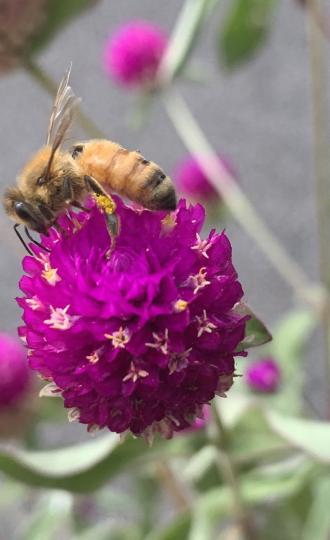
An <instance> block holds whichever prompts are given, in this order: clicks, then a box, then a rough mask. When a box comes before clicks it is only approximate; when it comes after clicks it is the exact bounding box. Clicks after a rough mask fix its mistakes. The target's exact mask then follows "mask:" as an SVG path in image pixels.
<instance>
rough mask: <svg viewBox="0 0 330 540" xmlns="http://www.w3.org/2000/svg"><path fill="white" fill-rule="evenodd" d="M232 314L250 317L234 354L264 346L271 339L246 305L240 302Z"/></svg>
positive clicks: (264, 327) (261, 323) (262, 324)
mask: <svg viewBox="0 0 330 540" xmlns="http://www.w3.org/2000/svg"><path fill="white" fill-rule="evenodd" d="M234 312H235V313H237V314H238V315H242V316H243V315H249V317H250V319H249V320H248V322H247V323H246V327H245V337H244V339H243V341H241V343H240V344H239V345H238V347H237V349H236V352H240V351H244V350H245V349H250V348H251V347H258V346H259V345H264V344H265V343H267V342H268V341H270V340H271V339H272V335H271V334H270V332H269V331H268V330H267V328H266V326H265V325H264V323H263V322H262V321H260V319H258V318H257V317H256V315H255V314H254V313H253V311H252V310H251V309H250V308H249V307H248V306H247V305H246V304H244V303H243V302H240V303H239V304H237V305H236V306H235V308H234Z"/></svg>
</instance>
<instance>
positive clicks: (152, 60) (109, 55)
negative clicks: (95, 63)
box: [103, 20, 167, 87]
mask: <svg viewBox="0 0 330 540" xmlns="http://www.w3.org/2000/svg"><path fill="white" fill-rule="evenodd" d="M166 46H167V37H166V35H165V33H164V32H163V30H162V29H161V28H159V27H158V26H157V25H155V24H153V23H150V22H147V21H139V20H138V21H132V22H129V23H128V24H126V25H124V26H122V27H120V28H119V29H118V30H117V32H116V33H115V35H114V36H110V37H109V38H108V40H107V41H106V43H105V47H104V52H103V65H104V69H105V71H106V73H107V74H108V75H110V76H112V77H113V78H114V79H115V80H116V81H117V82H118V83H120V84H121V85H123V86H127V87H139V86H140V87H141V86H147V87H148V86H152V85H153V82H154V79H155V76H156V73H157V70H158V67H159V64H160V61H161V59H162V57H163V54H164V52H165V49H166Z"/></svg>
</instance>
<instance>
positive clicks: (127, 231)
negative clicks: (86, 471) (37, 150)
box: [18, 199, 247, 439]
mask: <svg viewBox="0 0 330 540" xmlns="http://www.w3.org/2000/svg"><path fill="white" fill-rule="evenodd" d="M116 202H117V213H118V216H119V217H120V220H121V228H120V234H119V235H118V237H117V238H116V244H115V246H114V247H113V250H112V252H111V254H109V248H110V246H111V240H110V237H109V234H108V229H107V226H106V220H105V217H104V214H103V212H101V211H100V210H99V209H98V208H97V207H95V206H94V207H93V208H92V209H91V211H90V212H89V213H87V212H81V213H80V214H78V215H77V214H71V217H68V216H62V217H61V218H60V224H61V226H62V228H63V230H64V231H65V233H64V234H59V233H58V232H57V231H55V230H54V229H51V231H50V236H49V237H44V236H43V237H42V242H43V244H44V246H45V247H47V248H48V249H49V250H50V252H49V253H47V252H44V251H41V250H40V249H39V248H37V247H36V246H32V245H31V248H32V249H34V252H35V254H36V256H35V257H30V256H28V257H25V259H24V261H23V267H24V270H25V273H26V275H24V276H23V277H22V279H21V281H20V288H21V290H22V291H23V292H24V294H25V296H24V298H20V299H18V303H19V305H20V306H21V307H22V308H23V311H24V314H23V320H24V323H25V326H23V327H22V328H21V329H20V334H21V335H22V336H24V337H25V338H26V342H27V346H28V348H29V363H30V366H31V368H32V369H34V370H37V371H38V372H39V373H41V375H42V376H43V377H44V379H45V380H47V381H48V383H49V384H48V385H47V386H46V387H45V388H44V390H43V392H42V393H43V394H44V395H52V396H56V395H57V396H62V397H63V399H64V406H65V407H67V408H68V409H69V419H70V420H78V419H79V421H80V422H81V423H84V424H87V425H88V430H89V431H92V430H94V429H96V428H103V427H107V428H109V429H110V430H111V431H115V432H118V433H122V432H125V431H126V430H130V431H131V432H132V433H134V434H135V435H140V434H141V435H143V436H145V437H146V438H147V439H151V438H152V436H153V434H154V433H155V432H160V433H161V434H162V435H164V436H165V437H171V436H172V434H173V431H180V430H183V429H185V428H187V427H188V426H190V425H191V424H192V423H193V422H194V420H195V419H196V417H197V416H199V415H200V412H201V409H202V407H203V405H204V404H206V403H208V402H209V401H210V400H212V399H213V397H214V396H215V394H220V395H224V393H225V392H226V391H227V390H228V389H229V388H230V386H231V384H232V381H233V375H234V370H235V364H234V356H235V355H236V353H235V350H236V347H237V345H238V344H239V343H240V341H241V340H242V339H243V338H244V331H245V323H246V319H247V318H246V317H242V316H241V315H238V314H237V313H236V312H235V311H233V306H234V305H235V304H236V303H237V302H238V301H239V300H240V299H241V297H242V294H243V291H242V287H241V285H240V283H239V281H238V280H237V274H236V271H235V269H234V267H233V265H232V262H231V245H230V242H229V240H228V238H227V236H226V235H225V234H224V233H221V234H217V233H216V232H215V230H212V231H211V232H210V233H209V235H208V236H207V238H206V239H205V240H202V239H201V237H200V231H201V228H202V226H203V222H204V217H205V215H204V209H203V207H202V206H200V205H196V206H194V207H193V206H189V207H187V206H186V203H185V201H180V203H179V205H178V208H177V210H176V211H175V212H172V213H170V214H166V213H165V212H150V211H148V210H136V209H133V208H132V207H128V206H126V205H124V204H123V203H122V202H121V201H120V200H119V199H116Z"/></svg>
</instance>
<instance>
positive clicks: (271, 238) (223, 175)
mask: <svg viewBox="0 0 330 540" xmlns="http://www.w3.org/2000/svg"><path fill="white" fill-rule="evenodd" d="M163 103H164V106H165V109H166V111H167V114H168V116H169V118H170V120H171V121H172V124H173V126H174V128H175V129H176V131H177V133H178V134H179V136H180V137H181V139H182V141H183V143H184V144H185V146H186V147H187V148H188V150H189V152H191V153H192V154H193V155H194V157H195V158H196V160H197V161H198V162H199V164H200V167H201V168H202V170H203V171H204V173H205V174H206V175H207V177H208V179H209V181H210V183H211V184H212V185H213V186H214V188H215V189H216V190H217V191H218V193H219V194H220V196H221V197H222V199H223V201H224V203H225V204H226V205H227V207H228V208H229V210H230V211H231V213H232V215H233V216H234V217H235V218H236V220H237V221H238V222H239V223H240V224H241V225H242V227H243V229H245V230H246V231H247V232H248V233H249V235H250V236H251V237H252V238H253V239H254V240H255V242H256V243H257V244H258V245H259V247H260V248H261V249H262V251H263V252H264V254H265V255H266V256H267V257H268V259H269V260H270V261H271V263H272V264H273V266H274V268H276V270H277V271H278V273H279V274H280V275H281V276H282V278H283V279H284V280H285V281H286V282H287V283H288V284H289V285H290V286H291V287H292V289H293V290H294V291H295V293H296V295H297V296H298V297H299V298H300V299H302V300H304V301H305V302H307V303H309V304H311V305H312V307H313V308H314V309H315V310H316V311H317V312H318V313H319V312H323V310H324V308H325V305H326V304H327V303H328V297H327V294H326V291H325V290H324V289H323V287H321V286H319V285H315V284H313V283H311V282H310V280H309V278H308V276H307V275H306V274H305V272H304V270H303V269H302V268H301V267H300V266H299V265H298V264H297V263H296V261H295V260H294V259H293V258H292V257H291V255H290V254H289V253H288V252H287V251H286V249H285V248H284V247H283V246H282V244H281V243H280V242H279V240H278V239H277V238H276V236H275V235H274V234H273V233H272V231H271V230H270V229H269V228H268V226H267V225H266V224H265V223H264V222H263V220H262V219H261V218H260V216H259V215H258V214H257V212H256V210H255V209H254V207H253V206H252V204H251V203H250V201H249V200H248V198H247V197H246V195H245V194H244V193H243V191H242V190H241V189H240V187H239V186H238V184H237V182H235V179H234V178H233V177H232V176H231V175H230V173H229V172H228V171H227V170H226V168H225V167H224V166H223V165H222V164H221V163H220V162H219V160H218V159H217V158H216V152H215V150H214V148H213V147H212V146H211V145H210V143H209V142H208V141H207V139H206V137H205V135H204V133H203V131H202V130H201V128H200V127H199V125H198V123H197V121H196V120H195V118H194V117H193V114H192V113H191V111H190V109H189V107H188V106H187V104H186V102H185V101H184V99H183V98H182V97H181V96H180V95H179V94H178V93H175V92H174V91H173V90H168V91H166V92H164V93H163Z"/></svg>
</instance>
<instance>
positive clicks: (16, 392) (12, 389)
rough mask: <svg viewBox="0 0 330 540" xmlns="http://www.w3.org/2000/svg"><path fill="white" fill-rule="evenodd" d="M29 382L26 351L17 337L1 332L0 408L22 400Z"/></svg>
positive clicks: (2, 408)
mask: <svg viewBox="0 0 330 540" xmlns="http://www.w3.org/2000/svg"><path fill="white" fill-rule="evenodd" d="M29 382H30V371H29V369H28V364H27V360H26V351H25V350H24V348H23V347H22V345H21V344H20V343H19V341H18V340H17V339H16V338H14V337H12V336H11V335H9V334H5V333H0V410H1V411H3V410H4V409H6V408H8V407H11V406H12V405H15V404H17V403H18V402H19V401H21V399H22V398H23V396H25V394H26V391H27V389H28V386H29Z"/></svg>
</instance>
